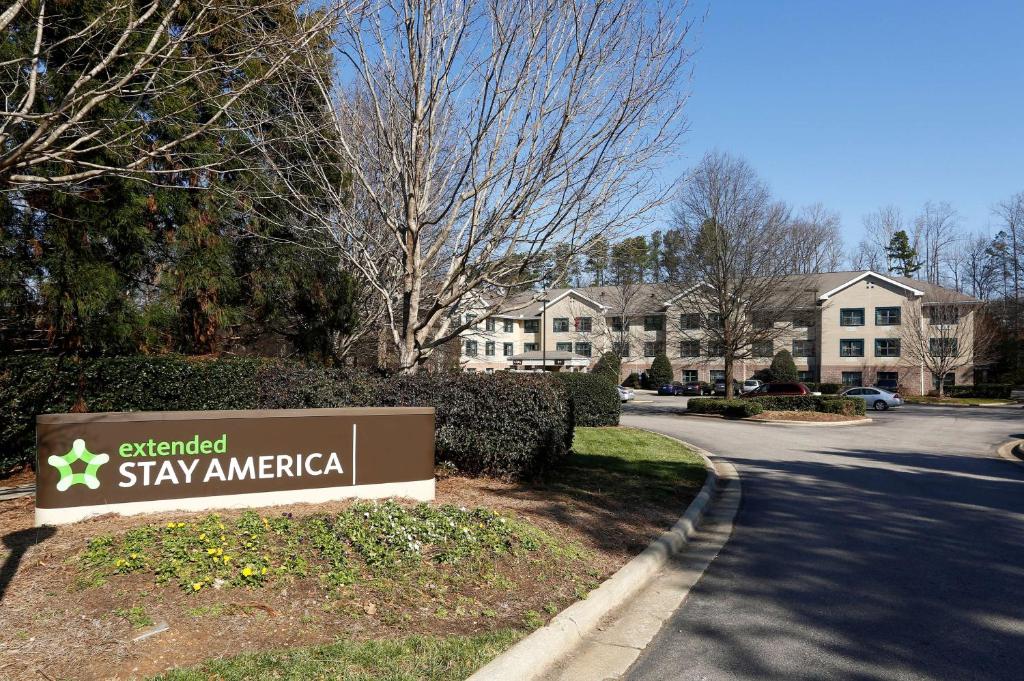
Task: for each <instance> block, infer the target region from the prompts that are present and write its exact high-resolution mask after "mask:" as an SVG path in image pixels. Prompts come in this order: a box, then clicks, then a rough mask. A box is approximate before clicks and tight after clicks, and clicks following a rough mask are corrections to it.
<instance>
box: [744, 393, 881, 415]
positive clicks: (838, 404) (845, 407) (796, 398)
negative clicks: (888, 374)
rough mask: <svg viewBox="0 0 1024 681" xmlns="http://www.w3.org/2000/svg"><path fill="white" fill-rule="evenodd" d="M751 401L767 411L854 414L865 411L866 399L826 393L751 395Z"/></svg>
mask: <svg viewBox="0 0 1024 681" xmlns="http://www.w3.org/2000/svg"><path fill="white" fill-rule="evenodd" d="M748 399H749V400H750V401H751V402H758V403H760V405H761V407H762V408H763V409H764V410H765V411H820V412H824V413H827V414H845V415H847V416H853V415H855V414H864V413H865V406H866V405H865V404H864V400H855V399H852V398H849V397H830V396H826V395H789V396H782V395H780V396H778V397H770V396H766V397H751V398H748Z"/></svg>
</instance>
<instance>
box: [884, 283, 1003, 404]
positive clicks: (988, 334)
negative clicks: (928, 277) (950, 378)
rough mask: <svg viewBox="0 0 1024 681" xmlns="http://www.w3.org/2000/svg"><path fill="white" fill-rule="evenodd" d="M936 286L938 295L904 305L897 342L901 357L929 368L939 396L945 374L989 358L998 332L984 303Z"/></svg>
mask: <svg viewBox="0 0 1024 681" xmlns="http://www.w3.org/2000/svg"><path fill="white" fill-rule="evenodd" d="M937 290H938V291H942V293H940V294H939V295H938V297H937V298H933V299H932V300H930V301H929V302H927V303H924V304H913V305H910V306H907V307H906V308H905V309H906V314H905V317H904V320H903V323H902V324H901V325H900V345H901V353H902V356H903V359H904V361H905V362H907V363H908V364H910V365H916V366H920V367H922V368H923V369H924V370H925V371H926V372H928V374H929V375H930V376H931V379H932V382H933V384H934V385H935V386H936V390H938V394H939V395H940V396H941V395H942V394H943V391H944V386H943V380H944V378H945V376H946V375H947V374H950V373H955V372H956V371H957V370H958V369H962V368H964V367H967V366H971V365H972V364H973V365H979V364H984V363H985V362H988V361H990V360H991V359H992V353H993V351H994V349H995V344H996V340H997V338H998V335H997V333H996V330H997V329H996V325H995V323H993V322H992V321H991V320H990V319H989V317H988V315H987V314H986V313H985V309H984V307H983V306H981V305H979V304H977V303H971V302H965V301H964V300H963V298H962V297H960V296H959V295H957V294H956V293H954V292H951V291H944V289H937Z"/></svg>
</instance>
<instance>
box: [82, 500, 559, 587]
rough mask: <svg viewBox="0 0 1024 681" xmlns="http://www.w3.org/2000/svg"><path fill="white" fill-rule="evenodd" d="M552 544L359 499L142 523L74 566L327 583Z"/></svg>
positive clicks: (109, 572)
mask: <svg viewBox="0 0 1024 681" xmlns="http://www.w3.org/2000/svg"><path fill="white" fill-rule="evenodd" d="M554 545H555V542H554V541H553V540H552V539H551V538H550V537H549V536H548V535H546V534H545V533H544V532H543V531H541V530H539V529H538V528H536V527H533V526H531V525H528V524H526V523H523V522H520V521H518V520H516V519H515V518H511V517H506V516H504V515H501V514H499V513H495V512H494V511H491V510H488V509H485V508H477V509H473V510H469V509H465V508H457V507H455V506H451V505H442V506H430V505H428V504H419V505H417V506H413V507H406V506H402V505H400V504H397V503H395V502H394V501H384V502H360V503H356V504H353V505H352V506H351V507H350V508H348V509H346V510H345V511H343V512H341V513H338V514H334V515H321V514H314V515H310V516H306V517H300V518H294V517H292V516H291V515H290V514H289V515H279V516H271V517H268V516H266V515H262V514H259V513H256V512H255V511H246V512H245V513H243V514H242V515H241V516H240V517H238V518H236V519H227V518H223V517H222V516H221V515H220V514H215V513H214V514H209V515H207V516H205V517H201V518H197V519H194V520H189V521H180V522H174V521H172V522H167V523H165V524H162V525H155V524H153V525H144V526H142V527H137V528H133V529H131V530H128V531H126V532H124V533H123V534H121V535H111V534H105V535H102V536H99V537H96V538H94V539H92V540H90V541H89V543H88V545H87V546H86V549H85V551H84V552H83V553H82V555H81V557H80V565H81V566H82V569H83V570H85V571H87V572H88V573H89V574H88V575H87V577H86V583H96V582H98V581H101V580H104V579H109V578H110V577H112V576H114V575H128V574H137V573H141V574H143V575H147V576H150V577H151V578H152V579H153V581H154V582H155V583H156V584H167V583H171V584H175V585H177V586H178V587H179V588H181V589H184V590H185V591H187V592H189V593H196V592H199V591H202V590H203V589H207V588H211V587H214V586H216V587H217V588H222V587H249V588H255V587H260V586H263V585H265V584H267V583H270V582H275V581H287V580H294V579H295V578H298V577H307V576H315V577H317V578H318V579H319V580H320V581H321V583H322V584H323V585H324V586H326V587H329V588H334V587H339V586H348V585H351V584H353V583H355V582H356V581H358V580H360V579H363V578H364V577H368V578H373V577H375V576H377V577H379V576H388V575H392V574H394V573H395V571H396V570H399V569H402V570H411V569H414V568H416V567H417V566H419V565H420V564H421V563H428V564H430V563H433V564H442V563H456V562H463V561H464V562H468V563H479V561H481V560H494V559H495V558H496V557H499V556H501V555H504V554H513V555H522V554H526V553H530V552H534V551H537V550H538V549H540V548H541V547H542V546H549V547H550V546H554Z"/></svg>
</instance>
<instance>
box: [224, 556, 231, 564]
mask: <svg viewBox="0 0 1024 681" xmlns="http://www.w3.org/2000/svg"><path fill="white" fill-rule="evenodd" d="M223 560H224V562H225V563H226V562H228V561H229V560H231V556H224V558H223Z"/></svg>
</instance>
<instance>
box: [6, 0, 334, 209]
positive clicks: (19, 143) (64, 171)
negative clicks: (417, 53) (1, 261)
mask: <svg viewBox="0 0 1024 681" xmlns="http://www.w3.org/2000/svg"><path fill="white" fill-rule="evenodd" d="M306 19H308V21H306V20H303V19H298V15H297V14H296V3H295V2H294V1H293V0H251V1H250V2H244V3H234V2H219V1H217V0H190V1H188V2H186V1H185V0H166V1H165V0H113V1H112V2H110V3H109V6H107V7H103V8H101V9H100V10H99V11H97V8H96V7H95V6H94V5H92V4H90V3H81V5H77V4H76V3H73V2H52V3H51V2H47V1H46V0H15V1H14V2H12V3H11V4H9V5H8V6H7V7H6V8H5V9H3V10H0V31H3V36H4V42H5V47H6V48H7V49H6V50H5V51H4V53H3V55H4V56H3V57H0V92H2V93H3V94H2V96H0V191H3V190H12V189H20V188H28V187H33V186H47V185H74V184H77V183H81V182H84V181H87V180H89V179H91V178H95V177H98V176H102V175H109V174H136V175H137V174H148V175H149V176H150V177H152V176H159V175H161V174H169V173H175V172H177V173H180V172H181V171H182V170H183V169H192V168H194V169H200V168H208V164H207V163H206V162H204V160H203V159H202V158H201V157H197V156H195V155H190V154H189V153H188V152H186V151H184V149H185V148H186V147H188V146H189V143H190V142H191V141H193V140H195V139H196V138H198V137H200V136H202V135H217V134H219V133H222V132H224V131H229V130H230V131H231V132H232V133H233V134H237V133H238V132H239V131H238V129H237V123H236V121H234V120H233V118H232V116H231V113H232V111H233V109H234V107H235V106H236V105H237V103H238V102H239V100H240V99H241V98H243V97H245V96H246V95H247V93H250V92H252V91H254V90H255V89H256V88H259V87H260V86H261V85H262V84H264V83H266V82H267V81H269V80H270V79H272V78H274V76H275V74H276V72H277V71H278V69H279V68H280V66H281V65H282V64H284V63H286V62H287V61H288V60H289V58H290V55H293V54H294V53H296V52H297V51H301V50H303V49H305V48H306V47H307V46H308V45H309V44H310V43H311V42H312V41H314V40H315V39H317V37H318V36H321V35H322V30H323V28H324V27H325V26H326V25H327V17H326V15H325V14H324V13H313V14H311V15H309V16H307V17H306ZM186 93H187V94H188V95H189V96H182V95H184V94H186ZM196 95H202V97H201V101H197V99H196ZM169 130H170V131H173V130H180V133H175V134H169V135H164V134H162V133H165V132H167V131H169Z"/></svg>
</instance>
